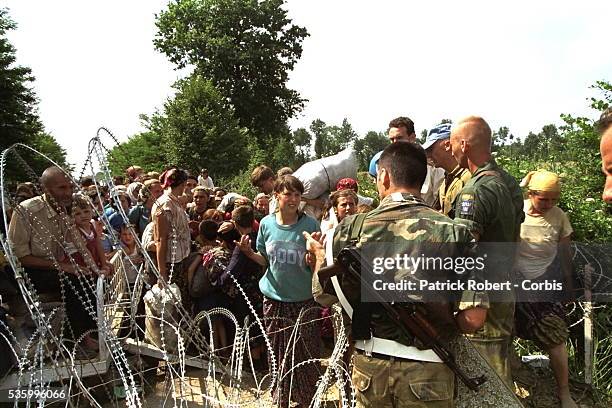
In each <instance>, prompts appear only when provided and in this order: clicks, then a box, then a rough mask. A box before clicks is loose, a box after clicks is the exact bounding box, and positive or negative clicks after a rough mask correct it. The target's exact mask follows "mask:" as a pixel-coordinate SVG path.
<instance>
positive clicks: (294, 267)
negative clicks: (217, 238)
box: [239, 176, 321, 408]
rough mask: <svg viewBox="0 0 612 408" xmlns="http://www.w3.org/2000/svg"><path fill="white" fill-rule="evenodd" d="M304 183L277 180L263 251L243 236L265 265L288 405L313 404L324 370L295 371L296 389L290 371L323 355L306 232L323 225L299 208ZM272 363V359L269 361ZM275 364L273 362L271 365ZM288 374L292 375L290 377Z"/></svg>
mask: <svg viewBox="0 0 612 408" xmlns="http://www.w3.org/2000/svg"><path fill="white" fill-rule="evenodd" d="M303 192H304V185H303V184H302V182H301V181H300V180H299V179H297V178H296V177H294V176H283V177H280V178H278V179H277V180H276V182H275V183H274V195H275V198H276V200H277V202H278V211H277V212H276V213H274V214H270V215H268V216H266V217H264V218H263V219H262V220H261V225H260V227H259V234H258V236H257V245H256V247H257V251H258V252H255V251H254V250H253V248H252V247H251V239H250V237H249V236H248V235H243V236H242V238H241V239H240V243H239V245H240V250H241V251H243V252H244V253H245V255H246V256H247V257H249V258H250V259H252V260H253V261H255V262H257V263H258V264H259V265H261V266H265V267H266V268H267V269H266V272H265V274H264V276H263V277H262V278H261V280H260V281H259V289H260V290H261V292H262V294H263V296H264V299H263V315H264V319H265V322H264V325H265V329H266V334H267V335H268V337H269V339H270V342H271V345H272V352H273V353H274V356H275V358H276V363H277V367H278V370H279V373H278V375H279V376H280V377H279V378H282V377H283V376H284V378H283V380H282V381H280V384H274V387H273V390H272V391H273V398H274V404H275V406H280V407H283V408H284V407H287V406H288V405H289V402H290V400H293V401H296V402H297V403H298V404H299V406H304V407H307V406H309V404H310V401H311V400H312V398H313V396H314V392H315V390H316V383H317V380H318V379H319V378H320V373H319V371H318V370H317V367H316V366H315V365H313V364H306V365H304V366H302V367H299V368H297V370H295V371H293V372H292V373H293V374H294V375H295V376H297V378H299V379H300V387H295V386H294V387H293V388H292V387H291V379H292V378H294V376H293V375H292V374H291V373H290V374H287V373H288V371H289V370H290V369H291V368H292V367H295V366H296V365H297V364H299V363H300V362H302V361H305V360H307V359H311V358H318V357H319V355H320V351H321V350H320V344H321V340H320V324H319V323H318V321H317V318H318V315H319V311H318V310H317V309H316V303H315V302H314V300H313V299H312V288H311V286H312V284H311V281H312V272H311V271H310V268H309V266H308V265H307V264H306V261H305V259H304V255H305V251H306V242H305V240H304V236H303V235H302V233H303V232H304V231H306V232H309V233H313V232H315V231H317V232H318V231H319V223H318V222H317V221H316V220H315V219H313V218H311V217H309V216H307V215H305V214H303V213H300V212H299V211H298V209H299V206H300V201H301V199H302V193H303ZM302 311H304V312H305V313H304V315H302V319H303V320H302V321H301V326H300V328H299V330H298V331H299V333H298V335H297V336H298V339H299V341H298V342H297V344H296V346H295V349H294V350H292V351H289V352H288V350H290V349H291V347H290V346H291V341H292V339H293V336H294V334H292V327H293V324H295V322H296V321H297V319H298V317H299V316H300V313H301V312H302ZM269 363H270V362H269ZM270 367H272V364H271V363H270ZM286 374H287V375H286Z"/></svg>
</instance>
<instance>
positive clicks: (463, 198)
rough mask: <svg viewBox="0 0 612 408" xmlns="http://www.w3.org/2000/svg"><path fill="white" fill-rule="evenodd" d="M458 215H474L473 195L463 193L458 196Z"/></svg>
mask: <svg viewBox="0 0 612 408" xmlns="http://www.w3.org/2000/svg"><path fill="white" fill-rule="evenodd" d="M459 200H460V204H459V214H460V215H474V194H471V193H463V194H461V195H460V198H459Z"/></svg>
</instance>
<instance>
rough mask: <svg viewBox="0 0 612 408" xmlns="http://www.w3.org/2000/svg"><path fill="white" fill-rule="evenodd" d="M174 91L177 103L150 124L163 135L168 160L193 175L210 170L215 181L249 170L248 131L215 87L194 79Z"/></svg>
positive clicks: (177, 86)
mask: <svg viewBox="0 0 612 408" xmlns="http://www.w3.org/2000/svg"><path fill="white" fill-rule="evenodd" d="M174 87H175V88H176V89H177V92H176V95H175V97H174V99H173V100H168V101H167V102H166V103H165V104H164V112H163V113H157V114H155V115H153V116H152V118H151V123H150V130H151V131H153V132H155V133H157V134H159V135H161V138H162V142H163V144H161V145H160V146H159V147H160V148H161V146H163V150H164V151H165V157H166V160H167V161H168V162H169V163H172V164H174V165H177V166H180V167H183V168H186V169H188V170H192V171H197V170H198V169H200V168H201V167H207V168H208V169H209V171H210V173H211V174H214V175H215V177H231V176H233V175H235V174H237V173H239V172H240V171H241V170H242V169H243V168H246V166H247V165H248V159H249V157H248V151H247V149H246V148H247V144H248V138H247V136H246V131H245V130H244V129H241V128H240V127H239V125H238V121H237V120H236V118H235V117H234V111H233V109H232V108H231V107H230V106H229V104H228V103H227V100H226V99H225V98H224V97H223V96H222V95H221V93H220V92H219V91H218V90H217V88H216V87H215V86H214V85H213V83H212V82H211V81H209V80H206V79H204V78H202V77H201V76H199V75H192V76H190V77H189V78H187V79H184V80H181V81H178V82H177V83H176V84H175V85H174Z"/></svg>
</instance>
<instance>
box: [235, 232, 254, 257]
mask: <svg viewBox="0 0 612 408" xmlns="http://www.w3.org/2000/svg"><path fill="white" fill-rule="evenodd" d="M234 243H235V244H236V245H238V248H240V250H241V251H242V252H243V253H244V254H245V255H247V256H249V255H251V254H253V252H254V251H253V248H252V247H251V237H249V236H248V235H243V236H242V237H240V241H234Z"/></svg>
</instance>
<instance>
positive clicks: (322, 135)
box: [310, 119, 329, 159]
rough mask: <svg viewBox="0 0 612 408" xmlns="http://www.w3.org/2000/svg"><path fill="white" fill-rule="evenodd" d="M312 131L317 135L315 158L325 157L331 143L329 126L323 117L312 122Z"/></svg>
mask: <svg viewBox="0 0 612 408" xmlns="http://www.w3.org/2000/svg"><path fill="white" fill-rule="evenodd" d="M310 131H311V132H312V134H313V135H314V137H315V141H314V153H315V159H320V158H321V157H324V155H325V152H326V151H327V146H328V145H329V128H328V127H327V125H326V124H325V122H323V121H322V120H321V119H315V120H313V121H312V123H311V124H310Z"/></svg>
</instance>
